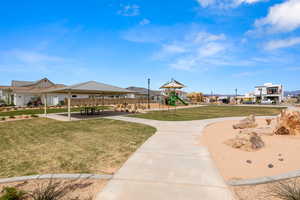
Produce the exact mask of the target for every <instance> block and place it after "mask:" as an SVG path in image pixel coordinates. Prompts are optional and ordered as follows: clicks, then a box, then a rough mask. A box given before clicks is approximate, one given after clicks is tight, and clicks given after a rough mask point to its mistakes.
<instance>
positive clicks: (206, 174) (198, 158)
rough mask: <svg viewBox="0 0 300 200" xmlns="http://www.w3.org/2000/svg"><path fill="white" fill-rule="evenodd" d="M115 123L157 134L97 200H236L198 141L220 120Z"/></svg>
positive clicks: (137, 119) (134, 119) (133, 119)
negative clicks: (153, 129)
mask: <svg viewBox="0 0 300 200" xmlns="http://www.w3.org/2000/svg"><path fill="white" fill-rule="evenodd" d="M109 118H110V119H115V120H123V121H129V122H136V123H142V124H147V125H150V126H153V127H156V128H157V132H156V134H155V135H153V136H152V137H151V138H150V139H148V140H147V141H146V142H145V143H144V144H143V145H142V146H141V147H140V148H139V149H138V150H137V151H136V152H135V153H134V154H133V155H132V156H131V157H130V158H129V159H128V160H127V162H125V164H124V165H123V166H122V167H121V169H120V170H119V171H118V172H117V173H116V174H115V175H114V177H113V179H111V181H109V183H108V184H107V186H106V187H105V188H104V190H103V191H101V192H99V194H98V195H97V198H96V199H97V200H154V199H155V200H169V199H172V200H199V199H203V200H232V199H234V198H233V194H232V193H231V191H230V190H229V189H228V187H227V185H226V183H225V182H224V180H223V178H222V177H221V176H220V174H219V172H218V170H217V169H216V167H215V165H214V163H213V161H212V160H211V157H210V155H209V153H208V151H207V149H206V148H205V147H204V146H199V144H198V139H199V136H200V135H201V132H202V129H203V128H204V127H205V126H206V125H208V124H210V123H213V122H218V121H222V120H225V119H230V120H232V119H240V118H236V117H232V118H219V119H208V120H196V121H179V122H178V121H176V122H171V121H156V120H148V119H139V118H130V117H124V116H123V117H122V116H115V117H109Z"/></svg>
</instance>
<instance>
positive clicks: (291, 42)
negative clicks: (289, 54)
mask: <svg viewBox="0 0 300 200" xmlns="http://www.w3.org/2000/svg"><path fill="white" fill-rule="evenodd" d="M297 44H300V37H295V38H288V39H283V40H272V41H269V42H268V43H266V44H265V49H266V50H275V49H280V48H287V47H291V46H295V45H297Z"/></svg>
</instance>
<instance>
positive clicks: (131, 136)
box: [0, 118, 155, 177]
mask: <svg viewBox="0 0 300 200" xmlns="http://www.w3.org/2000/svg"><path fill="white" fill-rule="evenodd" d="M154 132H155V128H153V127H150V126H145V125H141V124H135V123H127V122H122V121H115V120H109V119H95V120H82V121H76V122H59V121H55V120H51V119H44V118H38V119H31V120H22V121H14V122H4V123H0V138H1V139H0V169H1V170H0V177H11V176H22V175H30V174H45V173H109V172H113V171H114V170H115V169H117V168H119V167H120V166H121V165H122V164H123V163H124V162H125V161H126V160H127V159H128V157H129V156H130V155H131V154H132V153H133V152H134V151H135V150H136V149H137V148H138V147H139V146H140V145H141V144H142V143H144V141H145V140H146V139H147V138H149V137H150V136H151V135H153V134H154Z"/></svg>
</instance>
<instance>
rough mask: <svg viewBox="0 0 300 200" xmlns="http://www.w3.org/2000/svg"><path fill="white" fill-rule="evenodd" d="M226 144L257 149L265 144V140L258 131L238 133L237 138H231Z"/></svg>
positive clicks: (243, 148) (244, 148) (251, 149)
mask: <svg viewBox="0 0 300 200" xmlns="http://www.w3.org/2000/svg"><path fill="white" fill-rule="evenodd" d="M225 144H227V145H229V146H231V147H233V148H236V149H241V150H244V151H256V150H259V149H261V148H262V147H264V146H265V143H264V141H263V140H262V139H261V137H260V136H259V135H258V134H257V133H253V132H252V133H248V134H238V135H236V137H235V138H233V139H229V140H227V141H226V142H225Z"/></svg>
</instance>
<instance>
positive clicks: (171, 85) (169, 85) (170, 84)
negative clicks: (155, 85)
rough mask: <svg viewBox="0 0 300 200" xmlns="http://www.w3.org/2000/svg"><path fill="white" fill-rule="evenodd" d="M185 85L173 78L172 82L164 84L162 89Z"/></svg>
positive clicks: (177, 87) (178, 87)
mask: <svg viewBox="0 0 300 200" xmlns="http://www.w3.org/2000/svg"><path fill="white" fill-rule="evenodd" d="M184 87H186V86H185V85H183V84H182V83H180V82H179V81H176V80H175V79H173V78H172V80H171V81H170V82H167V83H165V84H163V85H162V86H161V87H160V89H181V88H184Z"/></svg>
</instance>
